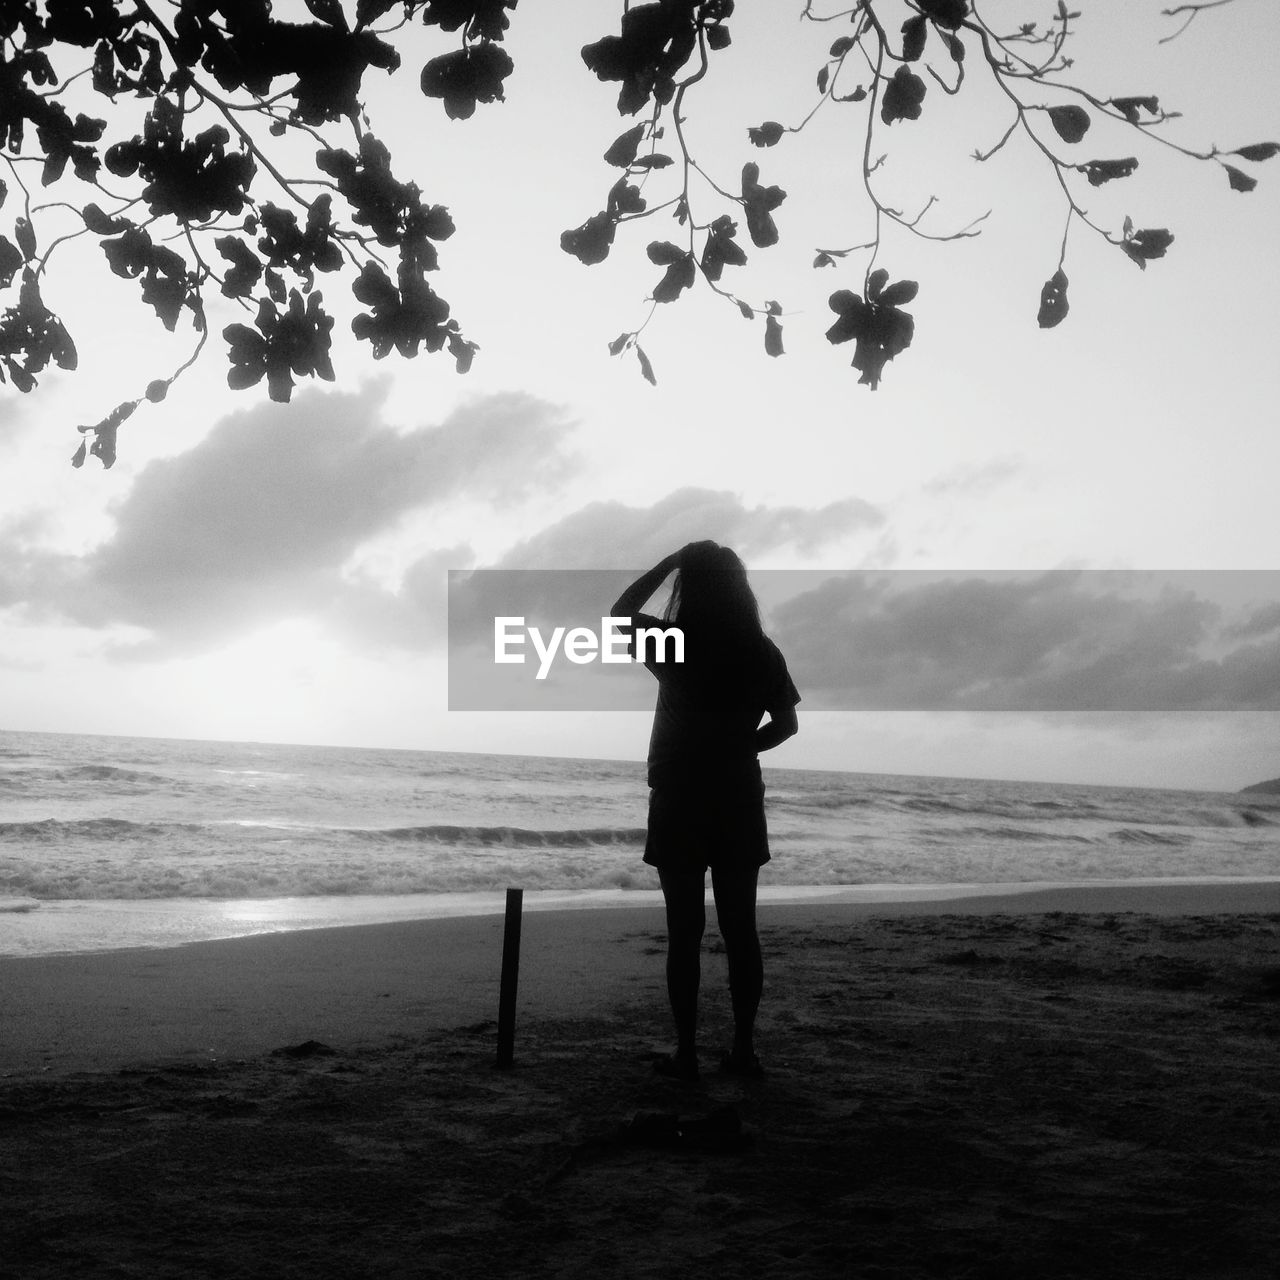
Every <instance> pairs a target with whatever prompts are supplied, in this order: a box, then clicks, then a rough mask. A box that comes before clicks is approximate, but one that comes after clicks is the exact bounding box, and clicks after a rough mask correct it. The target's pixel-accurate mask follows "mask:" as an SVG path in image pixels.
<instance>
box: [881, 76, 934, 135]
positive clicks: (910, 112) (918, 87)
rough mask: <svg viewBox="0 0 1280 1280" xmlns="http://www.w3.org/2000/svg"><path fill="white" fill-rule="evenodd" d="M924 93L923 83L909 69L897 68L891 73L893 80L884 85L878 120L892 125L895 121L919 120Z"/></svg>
mask: <svg viewBox="0 0 1280 1280" xmlns="http://www.w3.org/2000/svg"><path fill="white" fill-rule="evenodd" d="M924 93H925V84H924V81H923V80H921V79H920V77H919V76H918V75H916V73H915V72H914V71H912V70H911V68H910V67H907V66H901V67H899V68H898V69H897V71H895V72H894V73H893V79H892V80H890V81H889V83H888V84H887V85H885V89H884V100H883V102H882V103H881V104H880V119H881V120H883V121H884V122H885V124H892V123H893V122H894V121H895V120H919V119H920V112H921V105H920V104H921V103H922V102H923V101H924Z"/></svg>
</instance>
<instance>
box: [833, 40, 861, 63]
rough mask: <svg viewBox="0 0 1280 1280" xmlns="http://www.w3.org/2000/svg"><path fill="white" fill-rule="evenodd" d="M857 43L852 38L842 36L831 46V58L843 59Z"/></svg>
mask: <svg viewBox="0 0 1280 1280" xmlns="http://www.w3.org/2000/svg"><path fill="white" fill-rule="evenodd" d="M856 43H857V41H856V40H854V38H853V37H852V36H841V37H840V38H839V39H838V40H837V41H836V42H835V43H834V44H833V45H832V46H831V56H832V57H833V58H843V57H844V55H845V54H846V53H848V52H849V50H850V49H852V48H853V46H854V45H855V44H856Z"/></svg>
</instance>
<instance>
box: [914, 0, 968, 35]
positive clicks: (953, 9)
mask: <svg viewBox="0 0 1280 1280" xmlns="http://www.w3.org/2000/svg"><path fill="white" fill-rule="evenodd" d="M916 2H917V4H918V5H919V7H920V11H921V12H922V13H924V14H925V15H926V16H927V17H929V18H932V19H933V21H934V22H936V23H937V24H938V26H940V27H949V28H951V30H953V31H954V30H955V28H956V27H958V26H959V25H960V24H961V23H962V22H963V21H964V20H965V18H967V17H968V16H969V5H968V0H916Z"/></svg>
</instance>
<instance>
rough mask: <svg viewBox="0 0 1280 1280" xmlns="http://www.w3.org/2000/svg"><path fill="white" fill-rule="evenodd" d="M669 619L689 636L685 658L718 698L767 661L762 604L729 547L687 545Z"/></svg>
mask: <svg viewBox="0 0 1280 1280" xmlns="http://www.w3.org/2000/svg"><path fill="white" fill-rule="evenodd" d="M663 620H664V621H665V622H667V623H668V624H669V625H671V626H676V627H679V628H680V629H681V630H682V631H683V632H684V636H685V661H686V663H687V664H688V669H689V670H690V672H691V673H696V674H697V676H698V678H699V679H698V683H699V684H700V685H702V687H703V688H704V690H705V691H706V693H707V694H708V695H709V696H711V697H712V698H713V699H716V700H719V698H720V697H722V696H725V697H727V696H730V695H731V692H732V688H733V687H734V686H739V685H741V682H742V681H743V680H751V679H752V677H754V676H755V675H756V673H758V672H759V671H760V669H761V666H762V664H763V661H764V639H765V637H764V628H763V627H762V626H761V623H760V606H759V604H758V603H757V601H756V597H755V593H754V592H753V591H752V590H751V584H750V583H749V582H748V581H747V570H746V566H745V565H744V564H743V563H742V561H741V560H740V559H739V558H738V556H737V555H736V554H735V553H734V552H733V551H731V550H730V549H729V548H728V547H721V546H717V544H716V543H714V542H700V543H695V544H694V545H693V546H691V547H688V548H686V550H685V552H684V554H683V555H682V557H681V560H680V567H679V569H678V570H677V572H676V576H675V581H674V583H673V585H672V588H671V598H670V600H668V601H667V607H666V609H665V610H664V611H663Z"/></svg>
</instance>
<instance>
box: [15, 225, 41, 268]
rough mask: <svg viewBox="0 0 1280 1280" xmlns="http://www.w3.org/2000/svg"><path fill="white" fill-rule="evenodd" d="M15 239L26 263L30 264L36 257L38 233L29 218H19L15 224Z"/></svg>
mask: <svg viewBox="0 0 1280 1280" xmlns="http://www.w3.org/2000/svg"><path fill="white" fill-rule="evenodd" d="M13 234H14V238H15V239H16V240H17V242H18V248H19V249H20V250H22V257H23V259H24V261H26V262H30V261H31V259H32V258H34V257H35V256H36V233H35V230H34V228H33V227H32V226H31V220H30V219H29V218H19V219H18V220H17V221H16V222H15V223H14V224H13Z"/></svg>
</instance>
